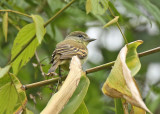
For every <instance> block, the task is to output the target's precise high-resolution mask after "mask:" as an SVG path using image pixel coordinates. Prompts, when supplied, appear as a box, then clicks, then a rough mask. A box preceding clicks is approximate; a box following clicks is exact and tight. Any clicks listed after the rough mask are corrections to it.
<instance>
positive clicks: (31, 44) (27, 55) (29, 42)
mask: <svg viewBox="0 0 160 114" xmlns="http://www.w3.org/2000/svg"><path fill="white" fill-rule="evenodd" d="M35 33H36V30H35V24H34V23H31V24H28V25H26V26H24V27H23V28H22V29H21V30H20V31H19V32H18V34H17V36H16V38H15V40H14V43H13V47H12V51H11V61H13V63H12V68H13V73H14V74H17V72H18V70H19V69H20V68H22V67H23V66H24V65H25V64H26V63H27V62H28V61H29V60H30V59H31V58H32V57H33V55H34V53H35V51H36V48H37V46H38V45H39V43H38V40H37V38H34V39H33V37H34V36H35ZM24 47H26V48H25V49H24ZM22 50H23V51H22ZM20 52H21V53H20ZM15 58H16V59H15ZM14 59H15V60H14Z"/></svg>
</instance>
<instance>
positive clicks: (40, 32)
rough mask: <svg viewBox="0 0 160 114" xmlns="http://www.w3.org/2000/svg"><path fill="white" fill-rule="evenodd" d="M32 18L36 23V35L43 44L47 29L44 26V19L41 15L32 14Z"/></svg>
mask: <svg viewBox="0 0 160 114" xmlns="http://www.w3.org/2000/svg"><path fill="white" fill-rule="evenodd" d="M32 19H33V21H34V23H35V28H36V37H37V39H38V42H39V44H41V42H42V39H43V37H44V34H45V31H46V29H45V28H44V20H43V18H42V17H41V16H39V15H32Z"/></svg>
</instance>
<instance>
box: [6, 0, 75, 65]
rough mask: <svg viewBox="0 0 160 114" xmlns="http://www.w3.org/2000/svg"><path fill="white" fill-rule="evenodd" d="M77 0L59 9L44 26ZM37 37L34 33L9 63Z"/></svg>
mask: <svg viewBox="0 0 160 114" xmlns="http://www.w3.org/2000/svg"><path fill="white" fill-rule="evenodd" d="M74 1H75V0H72V1H71V2H70V3H68V4H67V5H66V6H65V7H64V8H62V9H61V10H59V11H58V12H57V13H56V14H55V15H54V16H53V17H51V18H50V19H49V20H48V21H47V22H46V23H45V24H44V27H46V26H47V25H48V24H49V23H50V22H51V21H52V20H54V19H55V18H56V17H57V16H58V15H59V14H61V13H62V12H63V11H64V10H65V9H67V8H68V7H69V6H70V5H71V4H72V3H74ZM35 38H36V35H34V36H33V37H32V38H31V39H30V40H29V41H28V43H27V44H26V45H24V46H23V47H22V49H21V50H20V51H19V53H17V55H16V56H15V57H14V58H13V59H12V60H11V61H10V62H9V63H8V64H10V63H12V62H13V61H15V60H16V58H17V57H18V56H19V55H20V54H21V53H22V52H23V51H24V50H25V49H26V48H27V46H28V45H29V44H30V43H31V42H32V41H33V40H34V39H35Z"/></svg>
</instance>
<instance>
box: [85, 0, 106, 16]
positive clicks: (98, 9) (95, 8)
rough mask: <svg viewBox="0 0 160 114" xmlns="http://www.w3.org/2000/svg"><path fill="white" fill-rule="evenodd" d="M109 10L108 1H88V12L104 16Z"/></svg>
mask: <svg viewBox="0 0 160 114" xmlns="http://www.w3.org/2000/svg"><path fill="white" fill-rule="evenodd" d="M107 8H108V0H87V2H86V12H87V14H88V13H89V12H92V13H93V14H99V15H102V14H104V13H105V11H106V10H107Z"/></svg>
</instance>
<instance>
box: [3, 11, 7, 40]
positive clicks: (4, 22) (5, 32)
mask: <svg viewBox="0 0 160 114" xmlns="http://www.w3.org/2000/svg"><path fill="white" fill-rule="evenodd" d="M7 33H8V12H6V13H5V14H4V15H3V34H4V36H5V42H7Z"/></svg>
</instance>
